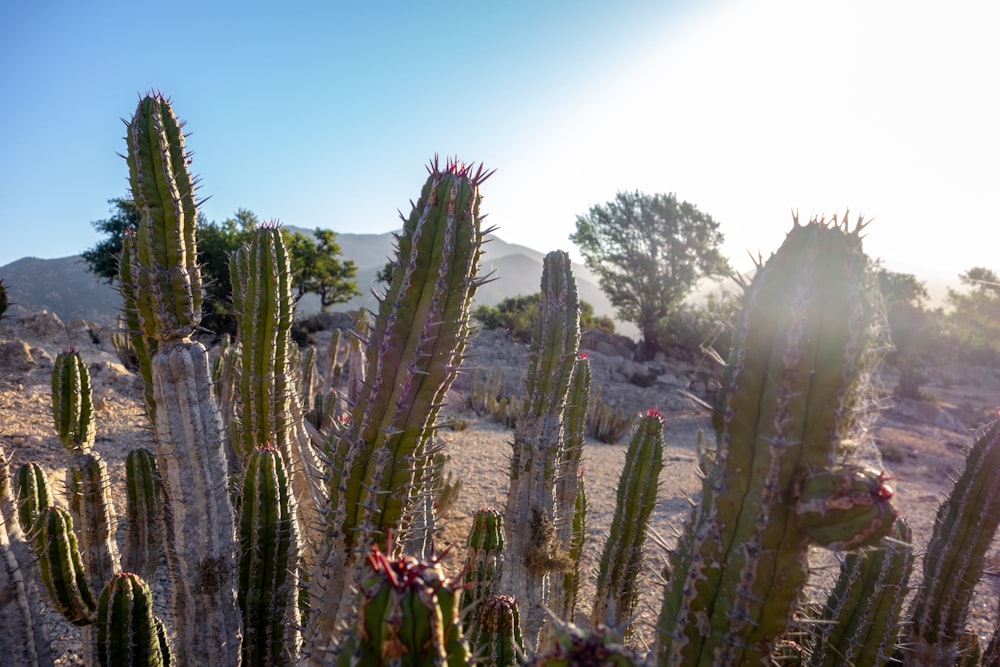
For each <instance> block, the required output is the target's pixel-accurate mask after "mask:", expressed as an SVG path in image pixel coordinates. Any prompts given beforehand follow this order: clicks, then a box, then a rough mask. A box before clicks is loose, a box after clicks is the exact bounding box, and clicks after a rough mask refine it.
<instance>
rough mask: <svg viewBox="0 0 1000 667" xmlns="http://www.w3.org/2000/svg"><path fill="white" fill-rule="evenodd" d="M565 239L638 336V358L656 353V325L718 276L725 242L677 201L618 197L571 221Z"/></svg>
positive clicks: (725, 269)
mask: <svg viewBox="0 0 1000 667" xmlns="http://www.w3.org/2000/svg"><path fill="white" fill-rule="evenodd" d="M569 238H570V240H571V241H573V243H575V244H576V245H577V247H579V248H580V252H581V253H582V254H583V257H584V259H585V261H586V264H587V267H588V268H590V270H592V271H593V272H594V273H596V274H597V276H598V278H599V280H600V284H601V289H602V290H603V291H604V293H605V294H606V295H607V296H608V299H610V300H611V303H612V304H613V305H614V306H615V308H616V309H617V312H618V319H621V320H624V321H626V322H634V323H635V324H636V325H637V326H638V327H639V331H640V332H641V333H642V345H641V348H640V349H641V354H642V355H643V357H644V358H650V357H652V355H653V354H654V353H655V352H656V349H657V334H658V329H659V327H660V324H661V322H663V321H664V320H665V318H666V317H667V316H668V315H669V314H670V313H671V311H672V310H673V309H674V308H676V307H677V306H679V305H680V303H681V302H682V301H683V300H684V298H685V297H686V296H687V295H688V294H689V293H690V292H691V290H692V289H693V287H694V285H695V283H696V282H697V281H698V280H699V279H700V278H702V277H704V276H723V275H727V274H728V273H729V270H730V269H729V264H728V262H727V261H726V260H725V258H724V257H723V256H722V255H721V254H720V253H719V246H720V245H721V244H722V241H723V236H722V233H721V232H720V231H719V225H718V223H717V222H715V221H714V220H713V219H712V218H711V216H709V215H707V214H705V213H702V212H701V211H699V210H698V209H697V208H696V207H695V206H694V205H693V204H689V203H687V202H679V201H677V197H676V195H674V194H673V193H671V194H667V195H664V194H657V195H647V194H643V193H641V192H638V191H637V192H619V193H618V195H617V196H616V197H615V199H614V201H611V202H608V203H607V204H605V205H603V206H594V207H593V208H591V209H590V211H589V212H588V213H587V214H586V215H581V216H578V217H577V219H576V232H575V233H573V234H571V235H570V237H569Z"/></svg>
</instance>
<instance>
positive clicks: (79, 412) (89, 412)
mask: <svg viewBox="0 0 1000 667" xmlns="http://www.w3.org/2000/svg"><path fill="white" fill-rule="evenodd" d="M52 417H53V420H54V421H55V427H56V433H58V435H59V440H60V441H61V442H62V444H63V447H65V448H66V450H67V451H71V452H85V451H88V450H90V449H91V448H92V447H93V446H94V435H95V433H96V428H97V427H96V425H95V422H94V402H93V396H92V393H91V388H90V373H89V372H88V371H87V364H85V363H84V362H83V357H81V356H80V353H79V352H77V351H76V350H73V349H69V350H64V351H63V352H61V353H59V354H58V355H57V356H56V361H55V365H54V366H53V368H52Z"/></svg>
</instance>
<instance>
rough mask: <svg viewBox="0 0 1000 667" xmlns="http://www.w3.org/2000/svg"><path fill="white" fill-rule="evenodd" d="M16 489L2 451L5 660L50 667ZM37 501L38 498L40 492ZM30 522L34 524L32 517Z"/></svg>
mask: <svg viewBox="0 0 1000 667" xmlns="http://www.w3.org/2000/svg"><path fill="white" fill-rule="evenodd" d="M32 474H34V472H33V471H32ZM42 479H43V480H44V476H43V477H42ZM42 483H43V484H44V482H42ZM13 486H14V484H12V481H11V475H10V459H9V458H8V457H7V456H6V454H5V453H4V451H3V448H0V628H3V632H4V640H5V644H4V652H3V656H2V660H5V661H7V662H8V663H9V664H11V665H25V666H26V667H50V666H51V665H52V664H53V656H52V647H51V644H50V643H49V638H48V636H47V634H46V629H45V624H44V623H40V622H39V619H38V618H37V616H36V613H37V610H38V609H39V607H40V602H39V597H38V588H39V587H40V583H38V582H36V577H35V576H34V575H35V572H34V571H33V570H32V569H31V567H30V564H31V563H32V561H33V560H34V555H33V554H32V553H31V546H30V543H29V540H30V538H29V537H27V536H26V535H25V531H30V528H29V526H30V524H26V527H25V529H24V530H22V528H21V525H20V524H19V522H18V519H17V517H18V514H19V513H20V511H21V510H20V508H19V507H18V500H17V499H15V497H14V493H13V490H14V489H13ZM35 488H36V489H37V483H36V486H35ZM35 497H36V498H37V497H38V493H37V490H36V491H35ZM30 520H32V521H33V520H34V518H33V514H32V515H31V517H30Z"/></svg>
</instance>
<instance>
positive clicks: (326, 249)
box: [286, 227, 361, 312]
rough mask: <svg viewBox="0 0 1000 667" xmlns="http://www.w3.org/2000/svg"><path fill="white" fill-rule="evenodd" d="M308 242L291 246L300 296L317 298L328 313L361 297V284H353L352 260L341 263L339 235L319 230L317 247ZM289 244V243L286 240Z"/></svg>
mask: <svg viewBox="0 0 1000 667" xmlns="http://www.w3.org/2000/svg"><path fill="white" fill-rule="evenodd" d="M298 236H300V237H301V239H305V242H304V243H303V242H302V240H301V239H298V240H295V241H293V242H292V243H290V244H289V254H291V263H292V274H293V275H294V276H295V277H294V285H295V288H296V289H297V290H298V295H299V296H300V297H301V296H302V295H303V294H307V293H309V294H318V295H319V302H320V310H322V311H323V312H326V311H328V310H329V309H330V306H332V305H334V304H336V303H344V302H345V301H349V300H350V299H351V297H353V296H357V295H359V294H361V292H360V290H358V283H357V281H355V280H352V279H353V278H354V277H355V276H356V275H357V273H358V269H357V266H356V265H355V264H354V262H352V261H351V260H344V261H341V260H340V259H339V257H340V252H341V250H340V246H339V245H338V244H337V235H336V234H335V233H334V232H332V231H330V230H329V229H320V228H318V227H317V228H316V230H315V231H314V232H313V237H315V239H316V241H315V243H313V242H311V241H309V239H306V238H305V237H303V236H302V235H301V234H299V235H298ZM286 242H287V239H286Z"/></svg>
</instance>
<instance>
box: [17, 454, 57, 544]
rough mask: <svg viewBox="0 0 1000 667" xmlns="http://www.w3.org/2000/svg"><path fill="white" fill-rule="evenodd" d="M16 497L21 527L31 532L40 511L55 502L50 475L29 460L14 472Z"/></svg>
mask: <svg viewBox="0 0 1000 667" xmlns="http://www.w3.org/2000/svg"><path fill="white" fill-rule="evenodd" d="M14 497H15V499H16V500H17V517H18V521H19V523H20V525H21V528H23V529H24V530H25V531H28V532H31V528H32V526H33V525H34V523H35V517H36V516H38V513H39V512H40V511H41V510H43V509H44V508H46V507H49V506H50V505H52V504H54V503H53V502H52V490H51V489H50V488H49V480H48V477H47V476H46V474H45V471H44V470H42V467H41V466H40V465H38V464H37V463H33V462H28V463H25V464H24V465H22V466H21V467H20V468H18V469H17V472H16V473H14Z"/></svg>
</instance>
